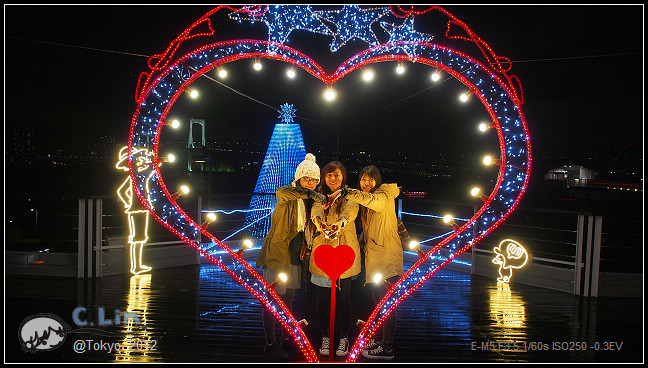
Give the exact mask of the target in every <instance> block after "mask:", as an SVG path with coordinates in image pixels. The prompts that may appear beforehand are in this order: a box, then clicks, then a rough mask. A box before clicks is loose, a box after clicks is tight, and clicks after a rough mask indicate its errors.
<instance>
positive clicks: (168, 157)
mask: <svg viewBox="0 0 648 368" xmlns="http://www.w3.org/2000/svg"><path fill="white" fill-rule="evenodd" d="M175 159H176V157H175V155H174V154H173V153H169V154H168V155H167V157H166V159H165V160H164V161H165V162H175Z"/></svg>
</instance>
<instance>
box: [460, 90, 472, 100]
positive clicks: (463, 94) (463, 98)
mask: <svg viewBox="0 0 648 368" xmlns="http://www.w3.org/2000/svg"><path fill="white" fill-rule="evenodd" d="M469 98H470V92H464V93H462V94H461V95H459V100H460V101H461V102H468V99H469Z"/></svg>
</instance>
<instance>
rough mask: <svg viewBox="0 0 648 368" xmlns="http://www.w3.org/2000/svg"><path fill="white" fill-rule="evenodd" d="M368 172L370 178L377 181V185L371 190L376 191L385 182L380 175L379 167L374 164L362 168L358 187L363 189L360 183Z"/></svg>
mask: <svg viewBox="0 0 648 368" xmlns="http://www.w3.org/2000/svg"><path fill="white" fill-rule="evenodd" d="M365 174H367V175H369V177H370V178H372V179H373V180H375V181H376V186H375V187H373V189H372V190H371V193H373V192H375V191H376V189H378V187H380V186H381V185H382V183H383V181H382V176H381V175H380V170H378V168H377V167H375V166H374V165H368V166H365V167H363V168H362V170H360V172H359V173H358V189H360V190H362V186H361V185H360V181H361V180H362V177H363V176H364V175H365Z"/></svg>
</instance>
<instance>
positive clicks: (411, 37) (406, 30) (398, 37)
mask: <svg viewBox="0 0 648 368" xmlns="http://www.w3.org/2000/svg"><path fill="white" fill-rule="evenodd" d="M380 25H381V26H382V27H383V28H384V29H385V31H387V33H389V40H388V41H387V43H392V42H399V41H411V42H427V41H432V39H433V38H434V36H432V35H429V34H426V33H421V32H417V31H415V30H414V17H413V16H409V17H407V19H405V21H404V22H403V24H401V25H400V26H396V25H394V24H390V23H387V22H380ZM402 48H403V50H404V51H405V53H406V54H407V55H409V56H410V57H412V58H415V57H416V51H415V45H413V44H405V45H403V46H402Z"/></svg>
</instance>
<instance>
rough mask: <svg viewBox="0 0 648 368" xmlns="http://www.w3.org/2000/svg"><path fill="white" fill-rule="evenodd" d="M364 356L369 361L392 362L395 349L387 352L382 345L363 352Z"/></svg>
mask: <svg viewBox="0 0 648 368" xmlns="http://www.w3.org/2000/svg"><path fill="white" fill-rule="evenodd" d="M362 356H363V357H365V358H367V359H379V360H392V359H394V349H389V350H385V349H384V348H383V347H382V346H381V345H378V347H377V348H375V349H373V350H369V351H367V352H364V351H363V352H362Z"/></svg>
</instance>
